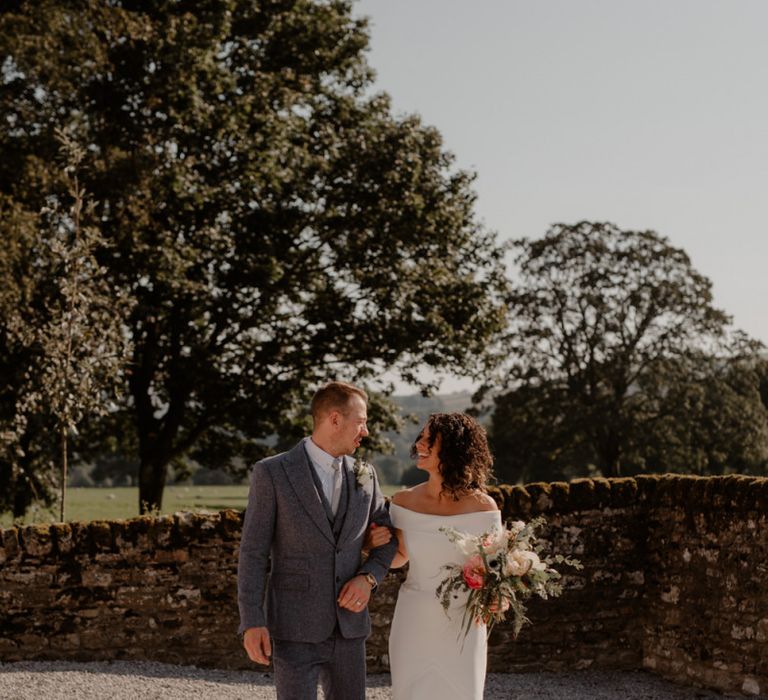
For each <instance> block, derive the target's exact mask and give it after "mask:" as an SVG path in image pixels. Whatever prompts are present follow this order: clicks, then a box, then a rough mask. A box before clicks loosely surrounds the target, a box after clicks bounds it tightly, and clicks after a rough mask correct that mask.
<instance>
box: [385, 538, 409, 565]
mask: <svg viewBox="0 0 768 700" xmlns="http://www.w3.org/2000/svg"><path fill="white" fill-rule="evenodd" d="M395 534H396V535H397V552H396V553H395V558H394V559H393V560H392V563H391V564H390V565H389V568H390V569H399V568H400V567H401V566H405V565H406V564H407V563H408V552H407V551H406V549H405V538H404V537H403V531H402V530H399V529H395Z"/></svg>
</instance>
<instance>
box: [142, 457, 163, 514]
mask: <svg viewBox="0 0 768 700" xmlns="http://www.w3.org/2000/svg"><path fill="white" fill-rule="evenodd" d="M167 471H168V462H167V460H164V459H162V458H159V457H158V456H152V457H150V456H145V455H142V458H141V464H140V465H139V513H141V514H142V515H144V514H146V513H157V512H159V511H160V508H161V507H162V505H163V491H164V490H165V478H166V473H167Z"/></svg>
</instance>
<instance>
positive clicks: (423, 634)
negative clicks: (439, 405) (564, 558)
mask: <svg viewBox="0 0 768 700" xmlns="http://www.w3.org/2000/svg"><path fill="white" fill-rule="evenodd" d="M411 456H412V457H413V458H415V459H416V460H417V462H416V466H417V467H418V468H419V469H422V470H424V471H425V472H426V473H427V474H428V476H429V479H428V481H427V482H425V483H423V484H419V485H418V486H414V487H413V488H410V489H406V490H403V491H399V492H398V493H396V494H395V495H394V496H393V497H392V503H391V506H390V517H391V519H392V524H393V525H394V526H395V528H396V533H397V538H398V543H399V549H398V553H397V554H396V555H395V559H394V561H393V562H392V567H393V568H397V567H400V566H403V565H404V564H405V563H406V562H408V561H410V566H409V568H408V577H407V579H406V581H405V582H404V583H403V585H402V586H401V587H400V592H399V594H398V598H397V605H396V606H395V614H394V617H393V619H392V629H391V632H390V635H389V659H390V668H391V672H392V694H393V698H394V700H432V699H434V700H438V699H439V700H454V699H455V700H472V699H475V700H482V697H483V687H484V685H485V668H486V651H487V643H486V636H487V635H486V628H485V625H484V624H481V623H475V624H473V625H472V627H471V628H470V631H469V634H468V635H467V637H466V638H465V639H463V638H462V637H463V630H462V629H461V619H462V614H463V606H464V603H465V602H466V597H465V596H460V595H459V594H456V595H454V598H455V600H454V602H453V604H452V605H451V607H450V608H449V610H448V614H446V612H445V611H444V610H443V608H442V606H441V604H440V601H439V600H438V598H437V597H436V595H435V589H436V588H437V586H438V585H439V583H440V581H441V580H442V578H443V576H444V573H443V571H442V569H441V567H442V565H443V564H447V563H451V562H460V561H461V560H462V559H463V556H462V554H461V552H460V551H459V550H458V548H457V547H456V545H455V544H453V543H451V541H450V540H449V539H448V537H447V536H446V535H445V534H444V533H443V532H440V528H441V527H451V528H454V529H456V530H459V531H462V532H468V533H470V534H473V535H479V534H482V533H484V532H488V531H489V530H491V529H494V528H501V515H500V513H499V510H498V508H497V507H496V503H495V502H494V500H493V499H492V498H491V497H490V496H489V495H488V494H487V493H485V485H486V481H487V480H488V478H489V476H490V473H491V465H492V458H491V455H490V451H489V450H488V442H487V439H486V435H485V430H483V428H482V427H481V426H480V424H479V423H478V422H477V421H476V420H474V419H473V418H471V417H469V416H467V415H464V414H462V413H448V414H446V413H436V414H433V415H432V416H430V417H429V419H428V420H427V423H426V425H425V426H424V428H423V429H422V430H421V433H420V434H419V437H418V439H417V440H416V442H415V443H414V445H413V448H412V450H411ZM390 537H391V535H390V533H389V531H388V530H387V529H386V528H374V529H372V530H371V532H370V537H369V541H370V542H371V543H372V545H373V546H379V545H381V544H382V543H383V542H386V541H388V540H389V538H390Z"/></svg>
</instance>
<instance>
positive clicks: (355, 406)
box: [337, 396, 368, 455]
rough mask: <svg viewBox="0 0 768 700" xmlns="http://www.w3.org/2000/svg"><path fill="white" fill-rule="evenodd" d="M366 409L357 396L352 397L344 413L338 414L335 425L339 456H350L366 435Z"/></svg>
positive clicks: (363, 402)
mask: <svg viewBox="0 0 768 700" xmlns="http://www.w3.org/2000/svg"><path fill="white" fill-rule="evenodd" d="M367 423H368V407H367V406H366V404H365V401H363V399H362V398H361V397H359V396H352V397H350V399H349V402H348V403H347V407H346V409H345V410H344V411H342V412H340V413H339V419H338V424H337V431H338V432H337V435H338V449H339V453H340V454H347V455H351V454H352V453H353V452H354V451H355V450H356V449H357V448H358V447H360V442H361V441H362V439H363V438H364V437H366V436H367V435H368V425H367Z"/></svg>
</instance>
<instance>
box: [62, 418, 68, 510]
mask: <svg viewBox="0 0 768 700" xmlns="http://www.w3.org/2000/svg"><path fill="white" fill-rule="evenodd" d="M60 430H61V522H64V504H65V502H66V499H67V427H66V426H65V425H62V426H61V428H60Z"/></svg>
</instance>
